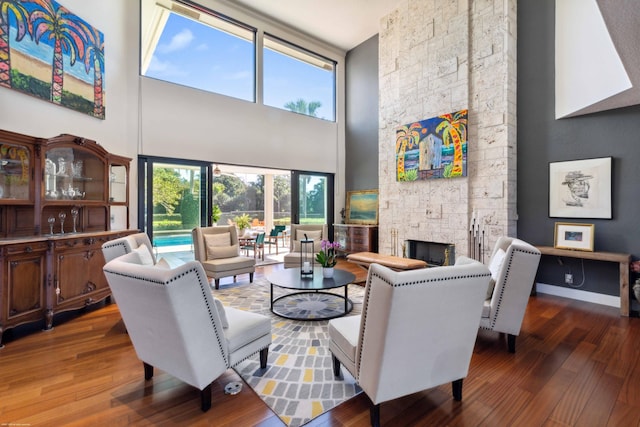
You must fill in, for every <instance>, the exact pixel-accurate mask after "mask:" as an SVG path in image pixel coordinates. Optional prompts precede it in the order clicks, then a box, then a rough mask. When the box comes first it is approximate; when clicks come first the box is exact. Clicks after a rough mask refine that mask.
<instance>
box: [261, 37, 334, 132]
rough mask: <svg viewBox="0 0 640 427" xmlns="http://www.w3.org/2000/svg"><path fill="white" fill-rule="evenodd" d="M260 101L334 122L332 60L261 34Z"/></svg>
mask: <svg viewBox="0 0 640 427" xmlns="http://www.w3.org/2000/svg"><path fill="white" fill-rule="evenodd" d="M263 63H264V66H263V74H264V104H265V105H269V106H271V107H276V108H281V109H285V110H290V111H293V112H295V113H300V114H305V115H308V116H312V117H318V118H321V119H325V120H331V121H335V116H336V114H335V62H333V61H331V60H329V59H326V58H323V57H322V56H320V55H316V54H314V53H312V52H309V51H307V50H304V49H302V48H300V47H297V46H294V45H292V44H289V43H287V42H285V41H283V40H280V39H278V38H276V37H273V36H270V35H267V34H265V36H264V49H263Z"/></svg>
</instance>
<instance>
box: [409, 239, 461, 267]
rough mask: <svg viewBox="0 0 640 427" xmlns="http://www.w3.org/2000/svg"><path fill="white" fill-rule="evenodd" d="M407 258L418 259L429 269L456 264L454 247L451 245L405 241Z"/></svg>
mask: <svg viewBox="0 0 640 427" xmlns="http://www.w3.org/2000/svg"><path fill="white" fill-rule="evenodd" d="M404 243H405V247H406V249H407V258H412V259H420V260H422V261H424V262H426V263H427V264H428V265H429V266H430V267H435V266H439V265H453V264H454V263H455V262H456V247H455V245H452V244H451V243H438V242H425V241H423V240H405V241H404Z"/></svg>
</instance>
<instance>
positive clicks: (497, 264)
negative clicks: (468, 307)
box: [486, 248, 507, 299]
mask: <svg viewBox="0 0 640 427" xmlns="http://www.w3.org/2000/svg"><path fill="white" fill-rule="evenodd" d="M506 256H507V253H506V252H505V251H504V249H502V248H500V249H498V250H497V251H496V253H495V254H493V257H492V258H491V262H490V263H489V271H490V272H491V279H490V280H489V287H488V288H487V296H486V299H491V297H492V296H493V290H494V288H495V287H496V281H497V280H498V274H500V270H501V269H502V264H504V258H505V257H506Z"/></svg>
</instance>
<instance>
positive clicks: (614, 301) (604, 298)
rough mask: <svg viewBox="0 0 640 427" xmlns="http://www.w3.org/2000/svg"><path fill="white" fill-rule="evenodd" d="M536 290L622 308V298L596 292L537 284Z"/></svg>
mask: <svg viewBox="0 0 640 427" xmlns="http://www.w3.org/2000/svg"><path fill="white" fill-rule="evenodd" d="M536 289H537V291H538V292H540V293H541V294H549V295H556V296H559V297H565V298H571V299H575V300H578V301H586V302H592V303H595V304H601V305H608V306H611V307H620V297H614V296H613V295H604V294H597V293H595V292H587V291H581V290H580V289H571V288H563V287H562V286H555V285H547V284H545V283H536Z"/></svg>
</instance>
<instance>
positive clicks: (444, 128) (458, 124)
mask: <svg viewBox="0 0 640 427" xmlns="http://www.w3.org/2000/svg"><path fill="white" fill-rule="evenodd" d="M439 117H440V118H441V119H442V122H440V124H439V125H438V126H437V127H436V132H442V140H443V142H444V145H445V147H449V146H450V145H453V167H452V168H451V169H450V170H448V171H447V173H446V174H445V178H453V177H456V176H462V163H463V162H462V160H463V158H462V157H463V152H462V143H463V141H466V140H467V110H461V111H457V112H455V113H453V114H443V115H441V116H439Z"/></svg>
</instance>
